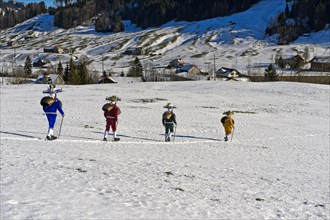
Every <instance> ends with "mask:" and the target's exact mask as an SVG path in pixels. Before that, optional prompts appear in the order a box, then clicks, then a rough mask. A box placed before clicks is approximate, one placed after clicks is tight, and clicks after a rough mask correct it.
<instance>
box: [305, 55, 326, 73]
mask: <svg viewBox="0 0 330 220" xmlns="http://www.w3.org/2000/svg"><path fill="white" fill-rule="evenodd" d="M310 63H311V70H317V71H328V72H330V56H316V57H314V58H313V59H312V60H311V61H310Z"/></svg>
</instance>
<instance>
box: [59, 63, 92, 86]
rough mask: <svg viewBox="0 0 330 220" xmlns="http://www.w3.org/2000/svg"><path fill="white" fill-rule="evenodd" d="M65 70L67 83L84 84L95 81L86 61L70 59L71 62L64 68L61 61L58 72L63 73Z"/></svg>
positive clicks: (64, 78) (64, 76)
mask: <svg viewBox="0 0 330 220" xmlns="http://www.w3.org/2000/svg"><path fill="white" fill-rule="evenodd" d="M62 71H63V74H62V76H63V80H64V81H65V83H67V84H72V85H84V84H91V83H94V82H93V79H92V78H91V77H90V75H89V72H88V68H87V63H86V61H83V60H82V61H79V62H75V61H74V60H73V59H72V58H71V59H70V61H69V64H68V65H67V66H66V67H65V68H64V70H63V67H62V63H59V65H58V68H57V72H58V74H59V75H61V72H62Z"/></svg>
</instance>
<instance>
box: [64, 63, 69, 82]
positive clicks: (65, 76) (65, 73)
mask: <svg viewBox="0 0 330 220" xmlns="http://www.w3.org/2000/svg"><path fill="white" fill-rule="evenodd" d="M63 80H64V81H65V82H69V66H68V64H66V67H65V69H64V73H63Z"/></svg>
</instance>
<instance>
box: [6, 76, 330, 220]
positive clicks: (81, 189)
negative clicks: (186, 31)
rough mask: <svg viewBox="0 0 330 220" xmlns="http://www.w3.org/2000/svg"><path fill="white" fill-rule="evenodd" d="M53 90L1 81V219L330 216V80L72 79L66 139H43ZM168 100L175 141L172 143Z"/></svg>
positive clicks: (63, 134)
mask: <svg viewBox="0 0 330 220" xmlns="http://www.w3.org/2000/svg"><path fill="white" fill-rule="evenodd" d="M46 88H47V87H46V86H45V85H32V84H31V85H4V86H1V129H0V135H1V139H0V140H1V209H0V210H1V219H4V220H9V219H229V218H230V219H329V218H330V215H329V211H330V207H329V199H330V197H329V187H330V186H329V172H330V171H329V133H330V131H329V97H330V96H329V86H328V85H314V84H299V83H288V82H276V83H245V82H213V81H198V82H171V83H119V84H115V85H109V84H108V85H87V86H69V85H64V86H63V87H62V88H63V90H64V92H63V93H61V94H59V98H60V100H61V101H62V102H63V109H64V111H65V115H66V116H65V118H64V121H63V126H62V130H61V136H60V139H59V140H55V141H45V140H44V138H45V137H46V132H47V126H48V124H47V120H46V117H45V115H44V114H43V111H42V108H41V105H40V104H39V102H40V99H41V98H42V97H43V96H44V94H42V90H44V89H46ZM111 95H118V96H119V97H121V98H122V101H120V102H119V107H120V108H121V111H122V113H121V115H120V117H119V120H120V121H119V129H118V134H119V137H120V138H121V141H120V142H103V141H101V140H102V137H103V130H104V128H105V120H104V117H103V112H102V110H101V108H102V105H103V104H104V103H105V98H106V97H107V96H111ZM169 101H170V102H172V103H174V104H176V105H177V107H178V108H177V109H175V113H176V115H177V121H178V127H177V131H176V138H175V142H174V143H173V142H171V143H168V142H164V141H163V140H164V136H163V133H164V129H163V127H162V124H161V116H162V113H163V111H164V110H165V109H164V108H163V106H164V105H165V104H166V103H167V102H169ZM227 110H233V111H236V113H235V115H234V117H233V118H234V120H235V122H236V130H235V133H234V138H233V141H232V142H224V141H222V139H223V136H224V132H223V128H222V126H221V125H220V122H219V121H220V119H221V117H222V113H223V112H224V111H227ZM60 119H61V117H59V118H58V120H57V123H56V126H55V133H56V134H57V133H58V131H59V125H60Z"/></svg>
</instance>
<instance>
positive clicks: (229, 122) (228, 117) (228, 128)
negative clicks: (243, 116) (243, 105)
mask: <svg viewBox="0 0 330 220" xmlns="http://www.w3.org/2000/svg"><path fill="white" fill-rule="evenodd" d="M223 114H224V115H225V116H224V117H222V118H221V123H222V125H223V127H224V129H225V133H226V135H225V141H228V138H229V136H230V135H232V134H233V129H235V121H234V119H232V116H233V115H234V112H232V111H226V112H224V113H223Z"/></svg>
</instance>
